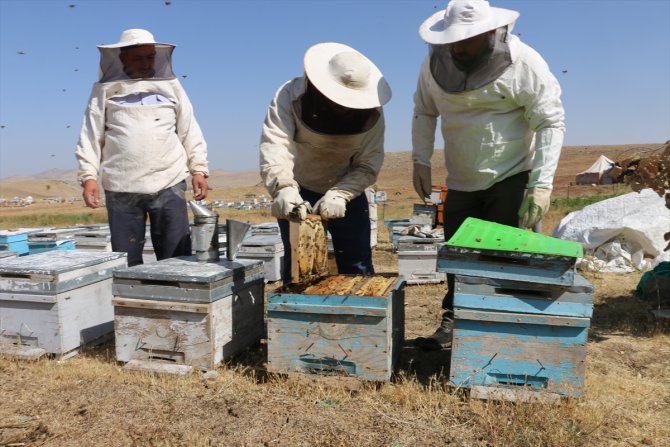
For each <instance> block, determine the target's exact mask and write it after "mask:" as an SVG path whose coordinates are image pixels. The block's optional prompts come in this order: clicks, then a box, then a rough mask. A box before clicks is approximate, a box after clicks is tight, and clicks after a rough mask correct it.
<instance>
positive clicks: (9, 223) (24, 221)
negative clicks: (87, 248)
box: [0, 213, 107, 228]
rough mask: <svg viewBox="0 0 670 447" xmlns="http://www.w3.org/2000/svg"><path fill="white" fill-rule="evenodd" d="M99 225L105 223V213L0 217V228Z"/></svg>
mask: <svg viewBox="0 0 670 447" xmlns="http://www.w3.org/2000/svg"><path fill="white" fill-rule="evenodd" d="M100 223H107V214H106V213H54V214H47V213H39V214H31V215H23V216H20V215H19V216H0V228H42V227H70V226H74V225H88V224H100Z"/></svg>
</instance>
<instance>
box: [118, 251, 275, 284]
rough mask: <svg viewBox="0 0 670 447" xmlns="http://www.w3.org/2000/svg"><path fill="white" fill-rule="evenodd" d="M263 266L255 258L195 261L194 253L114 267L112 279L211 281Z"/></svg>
mask: <svg viewBox="0 0 670 447" xmlns="http://www.w3.org/2000/svg"><path fill="white" fill-rule="evenodd" d="M262 269H263V262H262V261H257V260H254V259H235V260H234V261H230V260H228V259H219V261H217V262H197V261H196V259H195V256H184V257H179V258H169V259H163V260H162V261H158V262H153V263H151V264H140V265H135V266H133V267H129V268H126V269H122V270H117V271H116V272H114V278H125V279H142V280H154V281H181V282H191V283H211V282H214V281H219V280H222V279H225V278H229V277H237V276H240V275H246V274H249V273H251V272H253V271H255V270H262Z"/></svg>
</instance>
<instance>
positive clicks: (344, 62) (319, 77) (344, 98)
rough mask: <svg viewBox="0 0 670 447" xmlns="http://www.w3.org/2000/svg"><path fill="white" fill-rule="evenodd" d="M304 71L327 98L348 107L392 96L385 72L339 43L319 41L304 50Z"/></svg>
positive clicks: (376, 104)
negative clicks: (383, 73)
mask: <svg viewBox="0 0 670 447" xmlns="http://www.w3.org/2000/svg"><path fill="white" fill-rule="evenodd" d="M305 74H306V75H307V78H309V81H310V82H311V83H312V84H314V86H315V87H316V88H317V89H318V90H319V91H320V92H321V93H323V94H324V95H325V96H326V97H327V98H328V99H330V100H331V101H333V102H336V103H337V104H340V105H342V106H344V107H349V108H351V109H372V108H375V107H380V106H383V105H384V104H386V103H387V102H388V101H389V100H390V99H391V87H389V85H388V83H387V82H386V79H384V75H382V72H381V71H379V69H378V68H377V66H376V65H375V64H373V63H372V61H370V59H368V58H367V57H365V56H364V55H362V54H361V53H359V52H358V51H356V50H354V49H353V48H351V47H349V46H347V45H343V44H341V43H333V42H328V43H319V44H316V45H314V46H312V47H310V48H309V49H308V50H307V52H306V53H305Z"/></svg>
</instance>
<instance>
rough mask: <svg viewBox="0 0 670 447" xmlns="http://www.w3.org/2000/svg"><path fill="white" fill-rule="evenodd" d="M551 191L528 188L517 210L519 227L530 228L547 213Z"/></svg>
mask: <svg viewBox="0 0 670 447" xmlns="http://www.w3.org/2000/svg"><path fill="white" fill-rule="evenodd" d="M550 200H551V189H547V188H529V189H528V190H526V194H525V195H524V197H523V202H521V207H520V208H519V227H521V228H532V227H534V226H535V224H537V223H538V222H539V221H541V220H542V216H543V215H545V214H546V213H547V211H549V202H550Z"/></svg>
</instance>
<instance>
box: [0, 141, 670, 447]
mask: <svg viewBox="0 0 670 447" xmlns="http://www.w3.org/2000/svg"><path fill="white" fill-rule="evenodd" d="M629 149H630V147H623V146H622V147H606V148H602V147H601V148H575V149H574V150H571V151H569V153H567V154H566V151H564V157H562V159H561V164H560V166H559V173H558V175H557V184H556V193H557V194H558V195H560V194H561V191H562V190H564V191H565V192H566V193H567V190H568V186H569V183H570V182H573V181H574V174H575V173H576V172H579V171H581V170H584V169H586V168H588V167H589V166H590V164H591V163H592V161H593V160H595V158H596V157H597V156H598V155H600V154H601V153H604V154H605V155H607V156H608V157H610V158H613V155H616V152H617V151H625V150H629ZM390 155H391V157H387V160H389V158H390V160H389V167H387V168H386V170H385V171H384V172H383V174H382V176H381V177H380V180H379V187H380V189H385V190H387V191H389V192H390V194H389V196H391V197H392V198H393V200H394V202H393V203H391V204H389V205H388V207H386V208H385V209H384V213H386V216H385V217H386V218H387V219H388V218H392V217H405V216H404V215H403V213H406V211H407V209H408V207H410V206H411V203H412V202H413V201H414V197H413V190H412V187H411V173H410V174H409V175H410V176H409V177H408V176H407V175H404V170H407V169H408V167H407V162H408V154H407V153H400V154H390ZM439 156H440V155H439V154H436V158H439ZM436 171H439V169H436ZM434 175H435V176H438V175H440V173H439V172H437V173H436V174H434ZM436 178H437V177H436ZM570 188H571V189H572V192H571V193H573V192H574V193H575V194H581V195H592V194H594V191H597V190H598V189H599V188H600V189H603V190H607V188H611V187H590V186H586V187H570ZM580 188H581V189H580ZM248 190H251V187H249V188H247V189H242V188H239V189H231V190H230V191H229V192H228V195H229V196H230V195H244V194H245V191H248ZM575 191H579V192H575ZM395 192H400V194H399V195H396V194H394V193H395ZM582 193H583V194H582ZM40 212H43V211H40ZM381 212H382V211H381V210H380V219H382V215H381ZM554 213H555V212H554ZM249 216H250V217H249V220H251V221H258V222H262V221H268V220H271V218H270V217H269V214H267V213H257V214H254V215H249ZM560 217H562V216H559V215H556V214H553V215H550V216H548V219H549V218H550V219H551V222H555V223H557V222H558V221H559V220H560ZM555 223H548V222H545V227H544V232H545V233H547V234H550V232H551V230H552V229H553V226H554V225H555ZM379 231H380V234H379V244H378V247H377V248H376V250H375V251H374V262H375V267H376V269H377V270H378V272H380V273H381V272H393V273H396V272H397V256H396V254H395V253H394V252H393V251H392V249H391V245H390V243H389V241H388V234H387V233H386V229H385V228H384V226H383V225H380V227H379ZM585 276H586V277H587V279H588V280H589V281H590V282H591V283H592V284H593V285H594V287H595V296H594V314H593V318H592V321H591V328H590V330H589V337H588V342H587V365H586V376H585V390H584V395H583V397H582V398H579V399H564V400H562V401H561V402H560V403H559V404H557V405H552V404H545V403H534V404H512V403H509V402H491V401H489V402H487V401H479V400H474V399H470V398H469V397H468V395H467V393H465V392H463V390H458V389H456V388H455V387H454V386H453V384H451V383H450V382H449V362H450V352H449V351H446V350H445V351H439V352H422V351H420V350H418V349H416V348H415V347H413V346H412V343H411V342H412V340H414V339H415V338H417V337H419V336H426V335H429V334H430V333H432V331H433V330H434V328H435V326H436V325H437V323H438V321H439V315H440V313H439V308H440V300H441V297H442V296H443V294H444V293H445V291H446V285H445V284H436V285H411V286H407V287H406V298H405V301H406V307H405V312H406V322H405V326H406V327H405V338H406V340H407V342H408V343H406V345H405V347H403V349H402V351H401V355H400V360H399V364H398V367H397V370H396V373H395V374H394V376H393V378H392V380H390V381H389V382H386V383H362V382H359V381H357V380H352V379H345V378H318V377H314V376H303V375H297V376H284V375H277V374H271V373H268V372H267V368H266V358H267V357H266V356H267V347H266V344H265V342H262V343H261V344H260V345H257V346H253V347H251V348H250V349H248V350H247V351H246V352H244V353H243V354H242V355H239V356H237V357H236V358H234V359H231V360H229V361H227V362H226V363H225V364H223V365H221V366H220V367H218V368H217V369H216V370H215V372H214V373H212V372H209V373H207V374H203V373H202V372H195V373H193V374H191V375H188V376H184V377H178V376H161V375H152V374H149V373H140V372H130V371H126V370H124V369H123V365H122V364H120V363H118V362H117V361H116V357H115V347H114V341H113V340H110V341H107V342H106V343H104V344H102V345H99V346H95V347H86V348H84V349H82V351H81V352H80V353H79V354H78V355H76V356H74V357H72V358H70V359H68V360H65V361H59V360H58V359H54V358H42V359H39V360H36V361H22V360H17V359H13V358H10V357H0V402H2V405H0V447H3V446H5V447H8V446H54V447H56V446H58V447H60V446H75V445H76V446H363V445H365V446H388V447H405V446H407V447H409V446H445V445H453V446H477V447H493V446H496V447H497V446H529V447H530V446H556V447H558V446H561V447H562V446H670V424H668V421H669V420H670V335H669V334H670V327H669V325H668V324H667V323H664V322H662V321H657V320H655V319H654V318H653V316H652V315H651V314H650V312H649V311H650V309H652V308H653V303H647V302H644V301H641V300H640V299H638V298H636V297H635V295H634V289H635V287H636V285H637V283H638V281H639V278H640V274H639V273H632V274H605V273H598V274H593V273H591V274H585ZM277 286H278V284H268V285H267V287H266V291H270V290H273V289H274V288H275V287H277ZM1 330H2V329H1V322H0V331H1Z"/></svg>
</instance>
